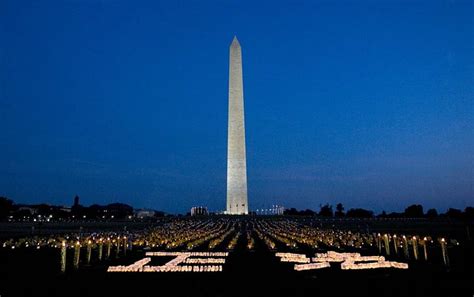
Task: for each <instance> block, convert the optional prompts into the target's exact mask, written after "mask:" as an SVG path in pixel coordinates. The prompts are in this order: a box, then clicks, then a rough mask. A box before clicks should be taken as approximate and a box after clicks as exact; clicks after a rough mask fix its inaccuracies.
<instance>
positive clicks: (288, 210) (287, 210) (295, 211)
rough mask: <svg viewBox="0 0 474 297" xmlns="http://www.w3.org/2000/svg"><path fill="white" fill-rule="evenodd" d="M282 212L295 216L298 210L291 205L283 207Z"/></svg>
mask: <svg viewBox="0 0 474 297" xmlns="http://www.w3.org/2000/svg"><path fill="white" fill-rule="evenodd" d="M283 214H284V215H288V216H296V215H298V214H299V213H298V211H297V210H296V208H294V207H292V208H288V209H285V210H284V211H283Z"/></svg>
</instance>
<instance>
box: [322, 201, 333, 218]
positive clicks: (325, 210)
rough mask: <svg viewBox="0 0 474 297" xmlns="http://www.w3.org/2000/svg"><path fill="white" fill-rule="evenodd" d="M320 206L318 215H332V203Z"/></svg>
mask: <svg viewBox="0 0 474 297" xmlns="http://www.w3.org/2000/svg"><path fill="white" fill-rule="evenodd" d="M320 208H321V209H320V210H319V215H320V216H322V217H332V216H333V212H332V205H329V204H326V205H322V206H320Z"/></svg>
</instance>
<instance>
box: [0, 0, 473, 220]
mask: <svg viewBox="0 0 474 297" xmlns="http://www.w3.org/2000/svg"><path fill="white" fill-rule="evenodd" d="M257 2H258V3H259V4H257ZM334 3H335V1H323V2H317V1H308V2H307V3H305V2H300V1H288V2H286V3H277V2H275V1H271V2H270V1H269V2H260V1H249V2H244V1H212V2H203V1H168V2H166V3H158V1H149V2H144V1H118V0H103V1H99V0H67V1H49V0H48V1H31V2H30V1H18V0H6V1H5V0H3V1H0V26H1V27H0V119H1V125H0V144H1V145H0V196H7V197H9V198H11V199H13V200H14V201H15V202H17V203H38V202H49V203H53V204H64V205H70V204H72V200H73V197H74V196H75V195H76V194H77V195H79V196H80V197H81V203H82V204H85V205H89V204H92V203H101V204H105V203H111V202H115V201H118V202H124V203H129V204H131V205H133V206H135V207H147V208H154V209H160V210H164V211H167V212H171V213H173V212H185V211H187V210H188V209H189V208H190V207H191V206H193V205H206V206H208V207H209V208H210V209H211V210H222V209H224V207H225V191H226V154H227V150H226V145H227V84H228V50H229V48H228V47H229V45H230V42H231V41H232V38H233V36H234V34H235V35H237V36H238V38H239V40H240V43H241V45H242V48H243V59H244V60H243V67H244V92H245V93H244V99H245V108H246V110H245V112H246V115H245V116H246V133H247V162H248V179H249V180H248V184H249V204H250V208H251V209H253V210H255V209H256V208H262V207H265V206H270V205H272V204H280V205H284V206H286V207H296V208H300V209H301V208H312V209H318V208H319V205H320V204H324V203H331V204H336V203H338V202H342V203H343V204H344V205H345V207H346V209H348V208H351V207H363V208H370V209H373V210H375V211H376V212H379V211H381V210H386V211H401V210H403V209H404V208H405V207H406V206H407V205H409V204H412V203H421V204H423V205H424V206H425V208H431V207H435V208H437V209H438V210H440V211H445V210H446V209H447V208H448V207H457V208H464V207H465V206H467V205H472V204H473V201H474V103H473V102H474V79H473V78H474V4H473V2H472V1H465V2H462V1H438V2H437V1H432V0H429V1H423V2H422V1H370V2H369V1H367V2H366V1H341V2H340V3H339V4H334Z"/></svg>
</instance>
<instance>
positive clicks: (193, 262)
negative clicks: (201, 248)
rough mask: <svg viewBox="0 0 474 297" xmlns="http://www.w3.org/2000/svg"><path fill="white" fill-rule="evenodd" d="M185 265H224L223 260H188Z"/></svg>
mask: <svg viewBox="0 0 474 297" xmlns="http://www.w3.org/2000/svg"><path fill="white" fill-rule="evenodd" d="M184 263H186V264H225V259H224V258H188V259H186V260H185V261H184Z"/></svg>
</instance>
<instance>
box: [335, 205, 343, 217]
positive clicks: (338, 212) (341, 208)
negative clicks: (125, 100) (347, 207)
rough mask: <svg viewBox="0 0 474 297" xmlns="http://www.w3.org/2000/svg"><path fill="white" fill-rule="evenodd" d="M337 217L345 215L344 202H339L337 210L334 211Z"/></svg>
mask: <svg viewBox="0 0 474 297" xmlns="http://www.w3.org/2000/svg"><path fill="white" fill-rule="evenodd" d="M334 215H335V216H336V217H343V216H344V206H343V205H342V203H338V204H337V205H336V212H335V213H334Z"/></svg>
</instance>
